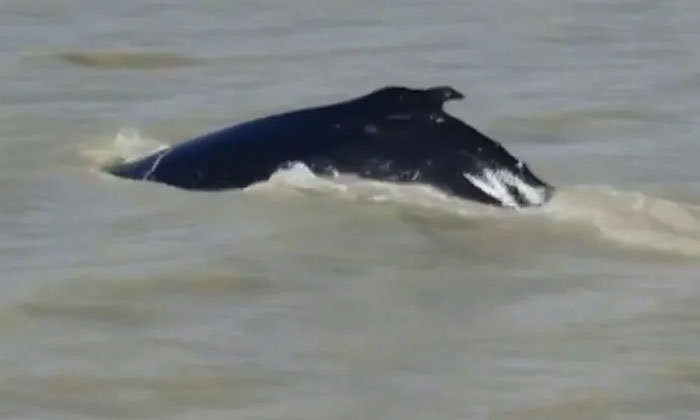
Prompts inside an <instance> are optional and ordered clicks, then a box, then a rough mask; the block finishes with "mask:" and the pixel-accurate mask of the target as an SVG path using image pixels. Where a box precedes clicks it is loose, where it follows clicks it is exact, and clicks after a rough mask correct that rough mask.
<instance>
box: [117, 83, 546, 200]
mask: <svg viewBox="0 0 700 420" xmlns="http://www.w3.org/2000/svg"><path fill="white" fill-rule="evenodd" d="M463 98H464V95H463V94H462V93H460V92H458V91H457V90H456V89H454V88H452V87H449V86H437V87H430V88H427V89H414V88H408V87H402V86H389V87H385V88H381V89H378V90H375V91H373V92H371V93H369V94H367V95H364V96H362V97H359V98H355V99H351V100H347V101H344V102H339V103H335V104H331V105H326V106H318V107H312V108H306V109H301V110H296V111H290V112H285V113H281V114H277V115H272V116H268V117H263V118H259V119H255V120H251V121H247V122H243V123H240V124H237V125H234V126H232V127H228V128H224V129H221V130H219V131H215V132H212V133H209V134H205V135H203V136H200V137H197V138H194V139H191V140H188V141H185V142H183V143H180V144H177V145H174V146H172V147H170V148H167V149H164V150H159V151H157V152H155V153H153V154H151V155H148V156H145V157H143V158H140V159H138V160H135V161H128V162H120V163H115V164H112V165H110V166H108V167H106V168H105V170H106V171H107V172H109V173H111V174H113V175H115V176H118V177H122V178H128V179H135V180H145V181H154V182H160V183H164V184H168V185H171V186H175V187H180V188H183V189H189V190H209V191H214V190H224V189H233V188H245V187H247V186H249V185H251V184H253V183H257V182H261V181H265V180H267V179H268V178H269V177H270V176H271V175H272V174H273V173H274V172H275V171H277V170H279V169H280V168H283V167H285V166H288V165H290V164H293V163H303V164H305V165H306V166H307V167H308V168H310V169H311V170H312V171H313V172H314V173H315V174H317V175H319V176H332V175H334V174H338V173H348V174H355V175H357V176H360V177H364V178H370V179H374V180H382V181H390V182H398V183H419V184H428V185H432V186H434V187H436V188H438V189H440V190H442V191H444V192H446V193H448V194H450V195H455V196H458V197H461V198H464V199H468V200H473V201H477V202H480V203H485V204H490V205H496V206H502V207H513V208H519V207H530V206H539V205H542V204H544V203H545V202H547V200H548V199H549V198H550V196H551V194H552V192H553V187H552V186H551V185H549V184H548V183H546V182H544V181H542V180H541V179H540V178H538V177H537V176H536V175H535V174H534V173H533V172H532V171H531V170H530V169H529V167H528V166H527V164H526V163H525V162H523V161H521V160H519V159H518V158H516V157H515V156H513V155H511V154H510V153H509V152H508V151H507V150H506V149H505V148H504V147H503V146H502V145H501V144H500V143H498V142H497V141H495V140H493V139H491V138H489V137H488V136H486V135H485V134H482V133H481V132H479V131H477V130H476V129H475V128H473V127H472V126H470V125H468V124H466V123H464V122H463V121H461V120H459V119H457V118H455V117H453V116H451V115H449V114H448V113H446V112H445V111H444V109H443V107H444V104H445V103H446V102H447V101H451V100H459V99H463Z"/></svg>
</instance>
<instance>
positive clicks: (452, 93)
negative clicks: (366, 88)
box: [363, 86, 464, 112]
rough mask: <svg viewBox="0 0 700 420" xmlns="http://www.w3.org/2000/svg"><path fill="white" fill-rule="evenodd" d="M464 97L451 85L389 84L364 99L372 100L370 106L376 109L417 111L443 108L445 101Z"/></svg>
mask: <svg viewBox="0 0 700 420" xmlns="http://www.w3.org/2000/svg"><path fill="white" fill-rule="evenodd" d="M462 98H464V95H463V94H462V93H461V92H459V91H457V90H456V89H454V88H452V87H450V86H435V87H430V88H427V89H412V88H408V87H404V86H387V87H384V88H381V89H378V90H375V91H374V92H372V93H370V94H369V95H367V96H366V97H365V98H363V99H364V101H370V102H369V104H371V105H370V106H372V107H376V108H375V109H382V110H386V111H389V112H415V111H417V110H418V111H425V110H432V111H434V110H438V109H442V106H443V105H444V103H445V102H447V101H452V100H458V99H462ZM365 104H367V102H365Z"/></svg>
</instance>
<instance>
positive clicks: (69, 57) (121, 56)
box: [56, 50, 202, 69]
mask: <svg viewBox="0 0 700 420" xmlns="http://www.w3.org/2000/svg"><path fill="white" fill-rule="evenodd" d="M56 56H57V57H58V58H60V59H61V60H63V61H66V62H68V63H70V64H75V65H78V66H83V67H92V68H100V69H163V68H173V67H182V66H191V65H195V64H198V63H200V62H201V61H202V60H200V59H197V58H193V57H188V56H184V55H180V54H175V53H169V52H157V51H120V50H114V51H109V50H103V51H64V52H61V53H58V54H57V55H56Z"/></svg>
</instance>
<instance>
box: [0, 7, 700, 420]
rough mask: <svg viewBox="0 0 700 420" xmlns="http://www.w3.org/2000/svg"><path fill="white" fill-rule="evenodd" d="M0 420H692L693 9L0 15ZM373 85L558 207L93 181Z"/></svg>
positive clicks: (373, 186) (379, 187)
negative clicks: (514, 164)
mask: <svg viewBox="0 0 700 420" xmlns="http://www.w3.org/2000/svg"><path fill="white" fill-rule="evenodd" d="M0 53H1V58H0V276H1V280H2V283H0V287H2V289H1V290H2V293H0V417H2V418H8V419H9V418H13V419H39V418H46V419H86V418H120V419H156V418H169V419H231V418H235V419H304V420H310V419H358V418H360V419H428V418H429V419H538V420H539V419H616V420H618V419H664V420H665V419H696V418H698V417H700V353H699V351H698V349H700V170H699V169H698V152H700V146H698V141H700V140H699V139H700V94H699V93H700V70H698V69H700V4H699V3H697V2H695V1H691V0H669V1H663V2H661V1H659V2H651V1H640V0H634V1H632V0H623V1H612V0H604V1H584V0H537V1H532V2H523V1H516V0H498V1H492V0H480V1H473V2H460V1H446V0H443V1H403V0H402V1H398V0H396V1H379V2H368V1H326V2H312V1H310V0H305V1H298V2H284V1H237V2H227V1H224V0H205V1H199V2H190V1H184V0H173V1H163V0H160V1H156V0H151V1H142V0H125V1H119V2H116V1H114V2H108V1H92V2H85V1H79V0H65V1H61V2H57V1H26V0H2V1H0ZM386 84H408V85H411V86H417V87H418V86H429V85H438V84H440V85H442V84H449V85H453V86H454V87H456V88H457V89H459V90H461V91H463V92H465V93H466V94H467V98H466V100H465V101H463V102H460V103H453V104H450V105H449V111H450V112H452V113H453V114H455V115H456V116H458V117H460V118H463V119H465V120H466V121H468V122H470V123H472V124H474V125H475V126H477V127H478V128H480V129H482V130H484V131H486V132H487V133H488V134H490V135H491V136H493V137H495V138H498V139H499V140H501V141H502V142H503V143H504V145H505V146H506V147H508V148H509V149H510V150H511V151H513V152H514V153H515V154H516V155H518V156H520V157H522V158H524V159H525V160H527V161H528V162H529V163H530V165H531V166H532V168H533V169H535V171H536V172H537V173H538V174H540V175H541V176H542V177H543V178H544V179H546V180H548V181H551V182H552V183H554V184H556V185H559V186H561V189H560V192H559V194H557V196H556V197H555V199H554V200H553V201H552V202H551V203H550V204H549V205H548V206H546V207H544V208H542V209H539V210H533V211H525V212H509V211H500V210H494V209H489V208H484V207H481V206H479V205H475V204H470V203H467V202H463V201H460V200H455V199H452V198H449V197H445V196H444V195H442V194H440V193H438V192H437V191H435V190H432V189H430V188H427V187H406V186H403V187H399V186H395V185H388V184H382V183H374V182H368V181H362V180H359V179H355V178H343V179H340V180H337V181H328V180H323V179H318V178H315V177H313V176H312V175H310V174H309V173H308V171H305V170H304V168H303V167H295V168H292V169H291V170H288V171H284V172H280V173H278V174H276V175H275V176H274V177H273V179H272V180H270V181H269V182H267V183H265V184H261V185H257V186H254V187H252V188H249V189H248V190H246V191H239V192H227V193H220V194H211V193H193V192H183V191H179V190H176V189H172V188H168V187H164V186H162V185H156V184H146V183H133V182H124V181H119V180H115V179H113V178H110V177H108V176H105V175H102V174H100V172H99V167H100V165H101V164H102V163H104V162H105V161H107V160H109V159H112V158H114V157H116V156H120V155H121V156H136V155H138V154H141V153H144V152H145V151H148V150H152V149H153V148H155V147H158V146H162V145H164V144H168V143H173V142H176V141H180V140H183V139H186V138H188V137H190V136H192V135H195V134H201V133H203V132H206V131H210V130H212V129H215V128H219V127H222V126H226V125H230V124H232V123H235V122H237V121H241V120H245V119H248V118H251V117H254V116H260V115H266V114H270V113H273V112H277V111H281V110H287V109H292V108H299V107H302V106H308V105H315V104H323V103H327V102H331V101H337V100H342V99H347V98H350V97H354V96H359V95H361V94H364V93H366V92H369V91H371V90H373V89H375V88H377V87H380V86H383V85H386Z"/></svg>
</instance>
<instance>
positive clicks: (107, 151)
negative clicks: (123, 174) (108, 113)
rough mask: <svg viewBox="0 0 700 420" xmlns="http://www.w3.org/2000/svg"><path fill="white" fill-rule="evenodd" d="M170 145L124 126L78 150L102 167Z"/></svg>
mask: <svg viewBox="0 0 700 420" xmlns="http://www.w3.org/2000/svg"><path fill="white" fill-rule="evenodd" d="M169 147H170V146H169V145H168V144H166V143H163V142H161V141H159V140H156V139H152V138H149V137H146V136H143V135H142V134H141V133H140V132H139V131H138V130H136V129H134V128H124V129H122V130H120V131H119V132H118V133H117V135H116V136H115V137H114V138H112V139H109V140H102V141H99V143H98V144H97V145H95V144H93V145H90V146H89V147H85V148H83V149H82V150H80V153H81V155H82V156H83V157H84V158H86V159H87V160H88V161H90V162H91V163H92V164H94V165H96V166H98V167H100V168H101V167H103V166H105V165H107V164H112V163H117V162H131V161H134V160H138V159H140V158H142V157H144V156H146V155H149V154H151V153H155V152H158V151H161V150H166V149H168V148H169Z"/></svg>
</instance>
